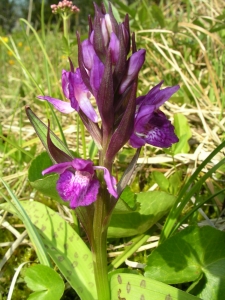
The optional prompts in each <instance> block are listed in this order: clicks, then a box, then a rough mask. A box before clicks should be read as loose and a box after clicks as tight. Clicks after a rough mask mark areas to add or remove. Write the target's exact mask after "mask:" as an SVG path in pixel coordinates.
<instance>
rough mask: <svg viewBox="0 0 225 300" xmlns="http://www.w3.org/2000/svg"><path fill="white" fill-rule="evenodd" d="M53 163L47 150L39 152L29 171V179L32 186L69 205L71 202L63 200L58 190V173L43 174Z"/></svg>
mask: <svg viewBox="0 0 225 300" xmlns="http://www.w3.org/2000/svg"><path fill="white" fill-rule="evenodd" d="M51 165H52V161H51V159H50V158H49V155H48V153H47V152H43V153H41V154H39V155H38V156H37V157H36V158H35V159H34V160H33V161H32V163H31V165H30V168H29V171H28V179H29V181H30V184H31V185H32V187H34V188H35V189H36V190H38V191H39V192H41V193H42V194H44V195H45V196H48V197H51V198H52V199H54V200H56V201H57V202H59V203H61V204H63V205H66V206H69V204H68V203H67V202H65V201H63V200H62V199H61V198H60V196H59V194H58V192H57V190H56V182H57V180H58V178H59V175H58V174H51V175H47V176H43V175H42V173H41V172H42V171H43V170H45V169H47V168H48V167H50V166H51Z"/></svg>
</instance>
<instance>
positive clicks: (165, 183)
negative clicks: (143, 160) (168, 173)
mask: <svg viewBox="0 0 225 300" xmlns="http://www.w3.org/2000/svg"><path fill="white" fill-rule="evenodd" d="M152 177H153V179H154V180H155V182H156V183H157V184H158V186H159V187H160V189H161V190H162V191H164V192H168V189H169V185H170V183H169V180H168V179H167V178H166V177H165V176H164V175H163V174H162V173H161V172H159V171H153V172H152Z"/></svg>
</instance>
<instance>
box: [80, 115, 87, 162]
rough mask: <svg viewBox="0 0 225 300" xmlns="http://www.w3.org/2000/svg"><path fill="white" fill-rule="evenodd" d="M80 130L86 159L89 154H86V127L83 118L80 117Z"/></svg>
mask: <svg viewBox="0 0 225 300" xmlns="http://www.w3.org/2000/svg"><path fill="white" fill-rule="evenodd" d="M80 131H81V138H82V146H83V157H84V159H86V158H87V155H86V141H85V128H84V124H83V122H82V120H81V119H80Z"/></svg>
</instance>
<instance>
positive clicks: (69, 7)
mask: <svg viewBox="0 0 225 300" xmlns="http://www.w3.org/2000/svg"><path fill="white" fill-rule="evenodd" d="M51 9H52V12H53V14H58V13H62V12H63V13H64V12H66V13H76V12H79V11H80V9H79V8H78V7H77V6H76V5H73V2H72V1H67V0H63V1H59V3H58V4H52V5H51Z"/></svg>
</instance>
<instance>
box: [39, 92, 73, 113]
mask: <svg viewBox="0 0 225 300" xmlns="http://www.w3.org/2000/svg"><path fill="white" fill-rule="evenodd" d="M38 99H41V100H46V101H48V102H49V103H51V104H52V105H53V106H54V107H55V108H56V109H57V110H58V111H60V112H62V113H64V114H69V113H71V112H74V111H75V109H74V108H72V107H71V104H70V103H69V102H65V101H62V100H59V99H56V98H52V97H49V96H38Z"/></svg>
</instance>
